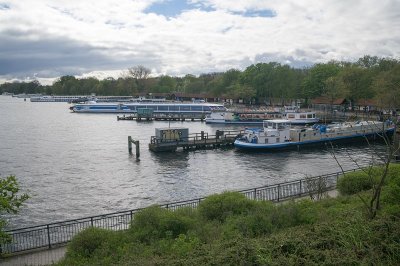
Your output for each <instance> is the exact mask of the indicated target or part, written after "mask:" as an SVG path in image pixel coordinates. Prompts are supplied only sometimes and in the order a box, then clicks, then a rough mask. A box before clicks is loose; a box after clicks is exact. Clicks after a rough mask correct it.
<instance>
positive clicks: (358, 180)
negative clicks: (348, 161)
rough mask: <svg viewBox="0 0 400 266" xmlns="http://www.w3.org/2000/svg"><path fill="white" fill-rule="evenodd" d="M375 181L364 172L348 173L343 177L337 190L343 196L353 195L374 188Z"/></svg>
mask: <svg viewBox="0 0 400 266" xmlns="http://www.w3.org/2000/svg"><path fill="white" fill-rule="evenodd" d="M373 184H374V181H373V179H372V178H371V177H369V176H368V174H366V173H364V172H363V171H358V172H353V173H348V174H345V175H343V176H341V177H340V178H339V180H338V183H337V188H338V190H339V192H340V194H342V195H353V194H356V193H358V192H361V191H365V190H369V189H371V188H372V186H373Z"/></svg>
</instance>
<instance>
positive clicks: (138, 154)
mask: <svg viewBox="0 0 400 266" xmlns="http://www.w3.org/2000/svg"><path fill="white" fill-rule="evenodd" d="M135 146H136V160H139V157H140V149H139V141H138V140H137V141H135Z"/></svg>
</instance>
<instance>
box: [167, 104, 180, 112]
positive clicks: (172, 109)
mask: <svg viewBox="0 0 400 266" xmlns="http://www.w3.org/2000/svg"><path fill="white" fill-rule="evenodd" d="M169 110H170V111H179V107H178V106H176V105H170V106H169Z"/></svg>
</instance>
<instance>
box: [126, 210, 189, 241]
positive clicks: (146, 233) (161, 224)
mask: <svg viewBox="0 0 400 266" xmlns="http://www.w3.org/2000/svg"><path fill="white" fill-rule="evenodd" d="M188 214H189V212H187V211H186V210H179V211H176V212H172V211H169V210H167V209H163V208H160V207H157V206H154V207H150V208H146V209H144V210H142V211H140V212H138V213H137V214H135V218H134V219H133V221H132V225H131V228H130V229H129V232H130V234H131V235H132V236H133V238H134V239H135V240H138V241H140V242H143V243H151V242H153V241H156V240H158V239H162V238H176V237H178V236H179V235H180V234H186V233H187V232H188V230H189V229H191V228H192V227H193V224H194V220H193V217H190V216H189V215H188Z"/></svg>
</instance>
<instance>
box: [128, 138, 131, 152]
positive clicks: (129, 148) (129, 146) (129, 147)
mask: <svg viewBox="0 0 400 266" xmlns="http://www.w3.org/2000/svg"><path fill="white" fill-rule="evenodd" d="M128 151H129V154H132V137H131V136H128Z"/></svg>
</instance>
